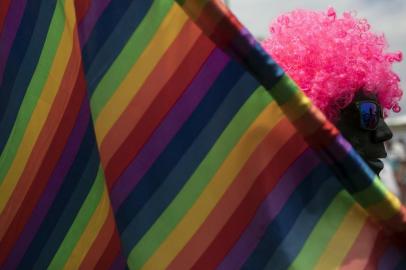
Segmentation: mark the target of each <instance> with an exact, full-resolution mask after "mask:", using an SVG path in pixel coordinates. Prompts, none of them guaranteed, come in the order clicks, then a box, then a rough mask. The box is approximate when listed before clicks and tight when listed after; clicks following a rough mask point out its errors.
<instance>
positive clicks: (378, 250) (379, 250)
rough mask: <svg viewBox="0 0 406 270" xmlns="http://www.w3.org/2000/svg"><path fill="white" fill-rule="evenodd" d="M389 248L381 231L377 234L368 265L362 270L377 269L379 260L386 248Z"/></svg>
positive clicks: (386, 238) (386, 239)
mask: <svg viewBox="0 0 406 270" xmlns="http://www.w3.org/2000/svg"><path fill="white" fill-rule="evenodd" d="M388 246H389V241H388V237H387V236H386V235H385V233H384V232H383V231H380V232H379V233H378V236H377V237H376V241H375V243H374V245H373V249H372V252H371V254H370V256H369V258H368V260H367V261H368V264H367V265H366V266H365V268H364V270H375V269H377V267H378V262H379V259H380V258H381V257H382V256H383V255H384V253H385V251H386V249H387V247H388Z"/></svg>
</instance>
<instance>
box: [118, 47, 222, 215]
mask: <svg viewBox="0 0 406 270" xmlns="http://www.w3.org/2000/svg"><path fill="white" fill-rule="evenodd" d="M228 60H229V58H228V57H227V56H226V55H225V54H224V53H223V52H222V51H221V50H219V49H216V50H214V51H213V52H212V54H211V55H210V56H209V58H208V60H207V61H206V63H205V64H204V66H203V67H202V69H201V71H200V72H199V74H198V75H197V77H196V78H195V79H194V80H193V82H192V83H191V85H190V86H189V87H188V89H187V90H186V91H185V93H184V94H183V96H182V97H181V98H180V99H179V100H178V101H177V103H176V104H175V106H174V107H173V108H172V110H171V111H170V112H169V113H168V116H167V117H166V118H165V120H164V121H163V122H162V124H161V125H160V126H159V127H158V128H157V129H156V130H155V132H154V134H153V135H152V136H151V139H150V140H149V141H148V143H146V144H145V146H144V147H143V148H142V150H141V151H140V152H139V154H138V155H137V156H136V158H135V159H134V160H133V162H132V163H131V164H130V166H129V167H128V168H127V169H126V171H125V172H124V173H123V174H122V175H121V176H120V178H119V179H118V181H117V183H116V184H115V185H114V186H113V188H112V191H111V200H112V205H113V209H114V210H117V209H118V207H120V205H121V204H122V202H123V201H124V200H125V199H126V198H127V196H128V194H130V193H131V191H132V190H133V188H134V187H135V186H136V185H137V184H138V182H139V181H140V179H141V178H142V177H143V176H144V174H145V173H146V172H147V171H148V169H149V168H150V167H151V165H152V164H153V163H154V161H155V160H156V159H157V158H158V156H159V155H160V153H161V152H162V151H163V150H164V149H165V147H166V146H167V145H168V143H169V142H170V141H171V139H172V138H173V137H174V136H175V134H176V133H177V132H178V130H179V129H180V128H181V127H182V125H183V124H184V122H185V121H186V120H187V119H188V118H189V116H190V115H191V114H192V112H193V111H194V109H195V108H196V106H197V105H198V104H199V102H200V100H201V99H202V98H203V97H204V96H205V95H206V93H207V91H208V90H209V88H210V86H211V84H212V83H213V82H214V81H215V79H216V78H217V76H218V75H219V74H220V72H221V71H222V70H223V68H224V66H225V65H226V63H227V62H228Z"/></svg>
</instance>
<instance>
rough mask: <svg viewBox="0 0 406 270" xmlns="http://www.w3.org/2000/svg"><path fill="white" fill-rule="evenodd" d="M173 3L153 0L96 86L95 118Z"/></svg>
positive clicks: (93, 109) (92, 99) (93, 105)
mask: <svg viewBox="0 0 406 270" xmlns="http://www.w3.org/2000/svg"><path fill="white" fill-rule="evenodd" d="M172 5H173V1H153V4H152V6H151V8H150V9H149V11H148V13H147V15H146V16H145V18H144V19H143V20H142V22H141V23H140V25H139V27H138V28H137V29H136V30H135V32H134V33H133V35H132V36H131V38H130V39H129V41H128V43H127V44H126V45H125V47H124V49H123V50H122V51H121V52H120V55H119V56H118V57H117V59H115V60H114V63H113V64H112V65H111V67H110V69H109V70H108V71H107V72H106V74H105V75H104V77H103V79H102V80H101V81H100V83H99V84H98V85H97V87H96V89H95V91H94V93H93V95H92V97H91V100H90V105H91V108H92V114H93V117H94V119H97V117H98V115H99V114H100V111H101V110H102V109H103V107H104V106H105V105H106V103H107V102H108V100H109V99H110V98H111V96H112V95H113V93H114V92H115V91H116V89H117V88H118V87H119V86H120V84H121V82H122V81H123V80H124V79H125V77H126V76H127V74H128V72H129V71H130V70H131V68H132V67H133V65H134V63H136V62H137V60H138V58H139V57H140V56H141V54H142V52H143V51H144V50H145V48H146V47H147V46H148V44H149V43H150V42H151V39H152V38H153V37H154V36H155V32H156V31H157V29H158V27H159V26H160V24H161V23H162V21H163V19H164V18H165V17H166V15H167V13H168V12H169V9H170V8H171V7H172Z"/></svg>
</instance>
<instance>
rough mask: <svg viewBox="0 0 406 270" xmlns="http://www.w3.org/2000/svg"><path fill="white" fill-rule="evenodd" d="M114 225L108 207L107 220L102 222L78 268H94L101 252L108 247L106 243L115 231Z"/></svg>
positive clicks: (85, 269) (84, 269) (111, 213)
mask: <svg viewBox="0 0 406 270" xmlns="http://www.w3.org/2000/svg"><path fill="white" fill-rule="evenodd" d="M115 226H116V225H115V220H114V216H113V212H112V209H111V208H110V211H109V214H108V217H107V221H106V222H105V223H104V225H103V227H102V229H101V230H100V232H99V235H98V236H97V237H96V239H95V241H94V242H93V244H92V246H91V247H90V249H89V251H88V253H87V254H86V257H85V258H84V259H83V261H82V263H81V265H80V269H82V270H87V269H95V267H96V264H97V262H98V261H99V260H100V258H101V257H102V256H103V253H104V251H105V250H106V249H107V248H108V244H109V243H110V240H111V238H112V237H113V234H114V233H115V232H116V230H115Z"/></svg>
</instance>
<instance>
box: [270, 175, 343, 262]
mask: <svg viewBox="0 0 406 270" xmlns="http://www.w3.org/2000/svg"><path fill="white" fill-rule="evenodd" d="M323 177H324V179H323V181H324V183H323V182H322V183H320V185H321V187H320V189H319V190H318V191H317V194H315V197H314V198H313V199H312V200H311V201H310V203H309V204H308V205H307V206H306V209H304V211H303V212H302V213H301V214H300V216H299V217H298V219H297V220H296V222H295V225H294V226H293V227H292V228H291V230H290V232H289V233H288V235H287V236H286V237H285V239H284V240H283V242H281V244H280V245H279V246H278V248H277V249H276V251H275V252H274V254H273V255H272V257H271V259H270V260H269V261H268V263H267V265H266V269H275V270H276V269H281V270H282V269H288V268H289V266H290V265H291V264H292V262H293V261H294V260H295V258H296V256H297V255H298V254H299V252H300V250H301V249H302V247H303V245H304V243H305V242H306V240H307V237H308V236H309V235H310V233H311V232H312V230H313V229H314V226H315V225H316V224H317V222H318V221H319V219H320V217H321V216H322V215H323V213H324V212H325V210H326V209H327V207H328V206H329V205H330V204H331V201H332V200H333V199H334V198H335V197H336V195H337V193H338V192H339V191H340V190H341V188H342V186H341V185H340V183H339V182H338V180H337V179H336V178H335V176H334V175H332V174H331V175H330V178H328V179H327V177H326V176H323Z"/></svg>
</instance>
